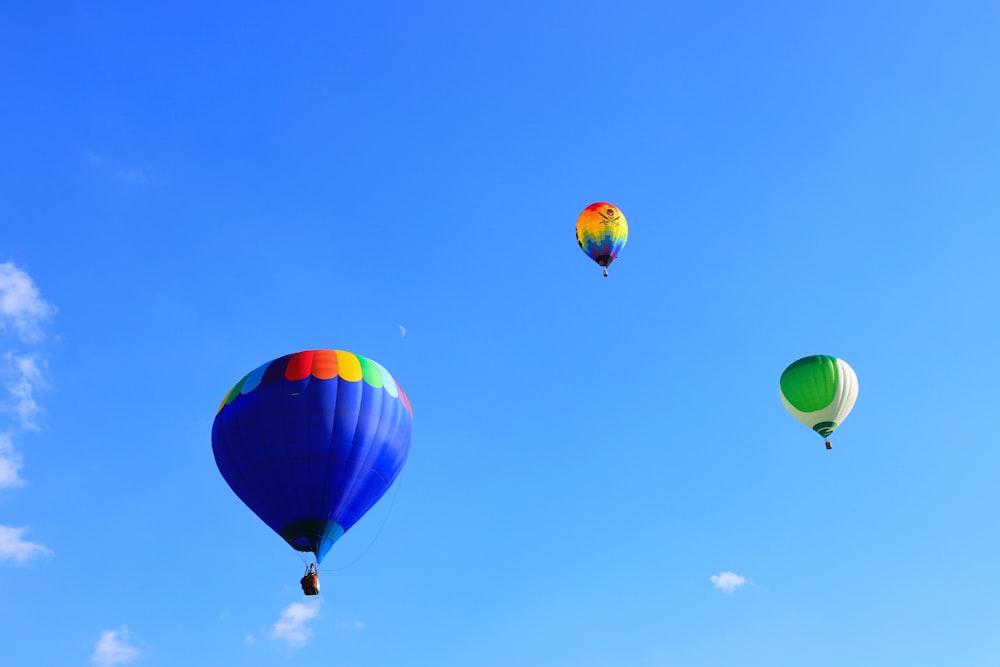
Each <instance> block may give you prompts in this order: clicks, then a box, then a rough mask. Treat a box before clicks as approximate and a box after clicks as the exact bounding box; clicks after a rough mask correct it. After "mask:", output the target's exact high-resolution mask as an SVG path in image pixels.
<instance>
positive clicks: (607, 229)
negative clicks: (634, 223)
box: [576, 201, 628, 273]
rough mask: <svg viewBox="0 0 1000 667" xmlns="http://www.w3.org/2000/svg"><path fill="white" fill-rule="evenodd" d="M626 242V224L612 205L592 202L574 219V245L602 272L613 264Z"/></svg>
mask: <svg viewBox="0 0 1000 667" xmlns="http://www.w3.org/2000/svg"><path fill="white" fill-rule="evenodd" d="M626 241H628V221H627V220H626V219H625V216H624V215H623V214H622V212H621V211H620V210H619V209H618V207H617V206H615V205H614V204H609V203H607V202H603V201H599V202H595V203H593V204H591V205H590V206H588V207H587V208H585V209H583V213H581V214H580V217H578V218H577V219H576V242H577V243H578V244H579V245H580V248H581V249H582V250H583V252H584V253H586V254H587V256H588V257H590V258H591V259H592V260H594V261H595V262H597V263H598V264H599V265H600V266H603V267H604V268H605V269H606V268H607V267H609V266H611V262H613V261H615V258H616V257H618V253H619V252H621V249H622V248H624V247H625V242H626ZM605 273H607V272H605Z"/></svg>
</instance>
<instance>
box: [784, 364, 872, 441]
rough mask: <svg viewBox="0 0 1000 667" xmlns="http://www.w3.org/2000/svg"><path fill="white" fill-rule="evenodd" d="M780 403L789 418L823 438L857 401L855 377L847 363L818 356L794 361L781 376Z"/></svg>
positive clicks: (835, 426) (828, 435) (837, 424)
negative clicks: (787, 412)
mask: <svg viewBox="0 0 1000 667" xmlns="http://www.w3.org/2000/svg"><path fill="white" fill-rule="evenodd" d="M779 390H780V393H781V402H782V403H783V404H784V406H785V408H786V409H787V410H788V411H789V412H790V413H792V416H793V417H795V418H796V419H798V420H799V421H800V422H802V423H803V424H805V425H806V426H808V427H809V428H811V429H812V430H814V431H816V432H817V433H819V434H820V435H821V436H823V437H824V438H825V439H826V448H827V449H832V448H833V445H832V444H830V434H831V433H833V432H834V430H835V429H836V428H837V427H838V426H840V425H841V424H842V423H843V422H844V419H845V418H846V417H847V415H848V413H850V411H851V408H853V407H854V402H855V401H856V400H857V399H858V376H857V375H855V374H854V369H852V368H851V367H850V366H849V365H848V364H847V362H846V361H844V360H843V359H838V358H836V357H830V356H827V355H822V354H817V355H813V356H811V357H803V358H801V359H799V360H798V361H796V362H794V363H793V364H792V365H790V366H789V367H788V368H786V369H785V372H784V373H782V374H781V381H780V383H779Z"/></svg>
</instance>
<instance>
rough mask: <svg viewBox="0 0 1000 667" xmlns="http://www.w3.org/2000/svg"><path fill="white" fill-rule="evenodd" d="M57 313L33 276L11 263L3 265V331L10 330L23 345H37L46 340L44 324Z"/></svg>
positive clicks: (0, 283)
mask: <svg viewBox="0 0 1000 667" xmlns="http://www.w3.org/2000/svg"><path fill="white" fill-rule="evenodd" d="M55 313H56V308H55V306H53V305H52V304H50V303H48V302H47V301H45V299H43V298H42V295H41V292H39V290H38V287H37V286H36V285H35V281H34V280H32V279H31V276H29V275H28V274H27V273H25V272H24V271H22V270H21V269H19V268H17V267H16V266H14V264H12V263H11V262H4V263H3V264H0V330H6V329H10V330H13V332H14V334H15V335H17V337H18V338H20V339H21V340H22V341H24V342H30V343H33V342H37V341H40V340H42V339H43V338H45V332H44V331H43V330H42V324H43V323H45V321H47V320H48V319H49V318H51V317H52V316H53V315H55Z"/></svg>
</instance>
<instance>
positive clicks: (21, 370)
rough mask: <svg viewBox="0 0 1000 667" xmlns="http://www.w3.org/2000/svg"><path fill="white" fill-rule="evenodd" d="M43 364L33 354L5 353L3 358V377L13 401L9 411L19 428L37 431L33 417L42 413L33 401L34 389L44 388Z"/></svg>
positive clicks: (36, 424) (36, 423)
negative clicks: (15, 418)
mask: <svg viewBox="0 0 1000 667" xmlns="http://www.w3.org/2000/svg"><path fill="white" fill-rule="evenodd" d="M44 366H45V362H44V361H42V360H41V359H40V358H39V356H38V355H35V354H19V353H17V352H7V354H5V355H4V357H3V368H2V371H3V376H4V382H5V384H6V386H7V391H8V392H10V396H11V398H12V399H13V400H12V402H11V404H10V407H9V409H10V410H11V411H12V412H13V413H14V414H15V415H17V418H18V420H19V421H20V423H21V428H23V429H27V430H32V431H37V430H38V422H36V421H35V417H36V416H37V415H38V414H39V413H40V412H41V411H42V408H41V406H39V405H38V403H37V402H36V401H35V388H36V387H38V388H40V387H44V386H46V383H45V378H44V374H43V367H44Z"/></svg>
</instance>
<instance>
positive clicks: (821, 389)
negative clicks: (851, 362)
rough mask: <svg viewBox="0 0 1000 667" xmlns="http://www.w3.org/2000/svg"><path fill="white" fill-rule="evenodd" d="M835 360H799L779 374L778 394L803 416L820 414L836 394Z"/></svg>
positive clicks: (836, 371) (824, 358)
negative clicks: (803, 414) (805, 413)
mask: <svg viewBox="0 0 1000 667" xmlns="http://www.w3.org/2000/svg"><path fill="white" fill-rule="evenodd" d="M839 381H840V372H839V371H838V369H837V360H836V358H834V357H831V356H827V355H825V354H817V355H814V356H811V357H805V358H803V359H799V360H798V361H796V362H795V363H794V364H792V365H791V366H789V367H788V368H787V369H785V372H784V373H782V374H781V393H782V394H783V395H784V397H785V400H787V401H788V402H789V403H791V404H792V405H793V406H794V407H795V409H797V410H801V411H802V412H813V411H815V410H822V409H823V408H825V407H826V406H828V405H830V402H831V401H833V397H834V396H835V395H836V393H837V383H838V382H839Z"/></svg>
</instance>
